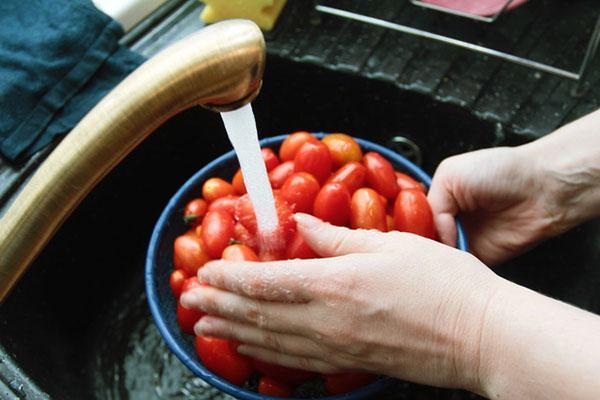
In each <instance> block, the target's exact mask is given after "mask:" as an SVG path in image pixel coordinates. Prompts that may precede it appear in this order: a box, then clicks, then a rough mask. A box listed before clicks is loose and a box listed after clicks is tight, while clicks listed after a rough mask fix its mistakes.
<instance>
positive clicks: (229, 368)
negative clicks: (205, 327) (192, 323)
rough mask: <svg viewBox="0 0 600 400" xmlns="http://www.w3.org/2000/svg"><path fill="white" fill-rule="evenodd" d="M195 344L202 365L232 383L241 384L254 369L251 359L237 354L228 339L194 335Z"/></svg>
mask: <svg viewBox="0 0 600 400" xmlns="http://www.w3.org/2000/svg"><path fill="white" fill-rule="evenodd" d="M195 344H196V353H197V354H198V357H199V358H200V360H201V361H202V363H203V364H204V366H205V367H206V368H208V369H209V370H211V371H212V372H214V373H215V374H217V375H219V376H220V377H223V378H225V379H226V380H227V381H229V382H231V383H233V384H234V385H238V386H241V385H243V384H244V382H246V381H247V380H248V378H250V375H251V374H252V372H253V371H254V368H253V367H252V362H251V360H250V359H249V358H248V357H246V356H243V355H241V354H239V353H238V352H237V350H236V346H234V345H232V342H231V341H229V340H225V339H219V338H213V337H208V336H196V341H195Z"/></svg>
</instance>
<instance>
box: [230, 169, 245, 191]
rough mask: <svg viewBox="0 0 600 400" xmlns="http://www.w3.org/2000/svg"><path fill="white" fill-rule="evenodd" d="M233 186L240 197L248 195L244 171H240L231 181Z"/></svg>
mask: <svg viewBox="0 0 600 400" xmlns="http://www.w3.org/2000/svg"><path fill="white" fill-rule="evenodd" d="M231 184H232V185H233V188H234V189H235V192H236V193H237V194H239V195H242V194H244V193H246V184H245V183H244V175H242V170H241V169H238V170H237V172H236V173H235V175H234V176H233V179H232V180H231Z"/></svg>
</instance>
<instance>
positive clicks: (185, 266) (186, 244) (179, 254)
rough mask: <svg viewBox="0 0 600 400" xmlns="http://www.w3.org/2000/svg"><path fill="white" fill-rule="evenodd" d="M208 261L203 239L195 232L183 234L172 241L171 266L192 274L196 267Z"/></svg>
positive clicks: (196, 270) (195, 271)
mask: <svg viewBox="0 0 600 400" xmlns="http://www.w3.org/2000/svg"><path fill="white" fill-rule="evenodd" d="M208 261H210V256H209V254H208V252H207V248H206V244H205V243H204V241H203V240H202V239H201V238H199V237H198V236H196V235H195V234H187V233H186V234H184V235H181V236H179V237H178V238H177V239H175V243H173V266H174V267H175V269H181V270H183V271H184V272H185V273H186V274H187V275H188V276H194V275H196V273H197V272H198V269H200V267H202V266H203V265H204V264H206V263H207V262H208Z"/></svg>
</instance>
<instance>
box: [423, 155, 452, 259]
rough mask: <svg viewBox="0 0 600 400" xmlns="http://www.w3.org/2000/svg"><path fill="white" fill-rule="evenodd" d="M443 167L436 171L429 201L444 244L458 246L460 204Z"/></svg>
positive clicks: (428, 197)
mask: <svg viewBox="0 0 600 400" xmlns="http://www.w3.org/2000/svg"><path fill="white" fill-rule="evenodd" d="M443 168H444V167H443V165H442V166H440V168H438V170H437V171H436V173H435V175H434V177H433V181H432V183H431V188H429V193H428V194H427V200H429V204H430V205H431V210H432V211H433V219H434V222H435V225H436V228H437V230H438V233H439V235H440V240H441V241H442V243H444V244H447V245H449V246H452V247H455V246H456V238H457V232H456V221H455V220H454V217H455V216H456V214H457V213H458V211H459V206H458V203H457V202H456V199H455V197H454V195H453V192H452V190H451V189H450V188H449V183H448V181H447V179H446V178H445V175H444V172H443Z"/></svg>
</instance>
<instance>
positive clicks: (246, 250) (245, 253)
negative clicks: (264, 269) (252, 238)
mask: <svg viewBox="0 0 600 400" xmlns="http://www.w3.org/2000/svg"><path fill="white" fill-rule="evenodd" d="M221 258H222V259H223V260H228V261H260V260H259V259H258V256H257V255H256V253H255V252H254V250H252V249H251V248H250V247H248V246H246V245H244V244H231V245H229V246H227V247H225V250H223V254H222V255H221Z"/></svg>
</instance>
